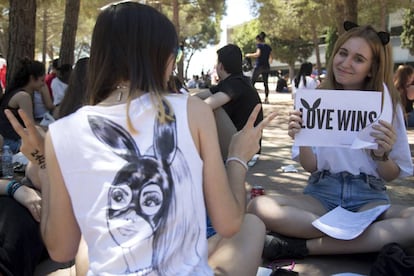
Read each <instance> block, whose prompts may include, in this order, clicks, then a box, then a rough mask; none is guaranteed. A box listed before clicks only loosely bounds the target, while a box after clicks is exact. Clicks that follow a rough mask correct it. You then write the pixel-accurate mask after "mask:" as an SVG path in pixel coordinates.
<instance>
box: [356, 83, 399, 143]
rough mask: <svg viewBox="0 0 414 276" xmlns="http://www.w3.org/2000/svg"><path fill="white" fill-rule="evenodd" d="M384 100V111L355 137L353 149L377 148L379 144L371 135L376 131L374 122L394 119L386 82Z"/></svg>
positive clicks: (389, 121)
mask: <svg viewBox="0 0 414 276" xmlns="http://www.w3.org/2000/svg"><path fill="white" fill-rule="evenodd" d="M383 95H384V101H383V105H382V111H381V115H380V117H379V118H378V119H377V120H376V121H375V122H374V123H372V124H369V125H368V126H366V127H365V128H364V129H362V130H361V131H360V132H359V133H358V136H357V137H356V138H355V140H354V142H353V143H352V146H351V148H353V149H363V148H367V149H377V148H378V144H377V143H375V138H374V137H372V136H371V132H375V130H374V129H373V128H372V126H373V125H374V124H376V123H377V122H378V121H379V120H383V121H386V122H388V123H391V120H392V100H391V96H390V93H389V91H388V88H387V86H386V85H385V84H384V93H383Z"/></svg>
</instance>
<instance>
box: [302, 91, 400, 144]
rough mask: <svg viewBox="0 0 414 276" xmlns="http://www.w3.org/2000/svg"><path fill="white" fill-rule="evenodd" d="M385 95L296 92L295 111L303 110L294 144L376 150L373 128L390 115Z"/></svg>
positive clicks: (387, 95) (351, 92) (360, 92)
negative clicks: (372, 134) (382, 108)
mask: <svg viewBox="0 0 414 276" xmlns="http://www.w3.org/2000/svg"><path fill="white" fill-rule="evenodd" d="M385 92H386V93H381V92H378V91H353V90H322V89H316V90H310V89H307V90H301V89H298V90H297V92H296V98H295V109H299V110H301V111H302V129H301V130H300V131H299V132H298V133H297V134H296V135H295V140H294V145H295V146H316V147H318V146H323V147H346V148H351V147H352V148H376V147H377V144H376V143H375V141H374V139H373V137H371V135H370V133H371V132H372V125H373V124H375V123H376V122H377V121H378V120H379V119H381V120H386V121H388V117H389V115H392V104H391V99H390V97H389V93H388V92H387V91H385ZM383 94H384V95H386V97H384V105H383V106H384V110H381V106H382V101H383V99H382V95H383ZM389 121H390V120H389ZM367 127H369V128H368V129H367V130H366V131H363V130H364V129H365V128H367ZM357 138H358V139H357Z"/></svg>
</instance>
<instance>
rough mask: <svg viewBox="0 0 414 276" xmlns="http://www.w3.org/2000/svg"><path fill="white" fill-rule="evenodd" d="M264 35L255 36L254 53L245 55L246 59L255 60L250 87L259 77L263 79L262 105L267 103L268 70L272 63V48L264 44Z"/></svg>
mask: <svg viewBox="0 0 414 276" xmlns="http://www.w3.org/2000/svg"><path fill="white" fill-rule="evenodd" d="M265 38H266V34H265V33H264V32H261V33H260V34H258V35H257V36H256V43H257V45H256V47H257V48H256V52H254V53H248V54H246V57H247V58H255V59H256V64H255V66H254V70H253V75H252V85H253V87H254V84H255V83H256V81H257V79H258V78H259V76H260V75H262V78H263V84H264V88H265V100H264V103H265V104H268V103H269V70H270V63H272V60H273V57H272V47H270V46H269V45H268V44H266V43H265Z"/></svg>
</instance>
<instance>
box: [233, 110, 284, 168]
mask: <svg viewBox="0 0 414 276" xmlns="http://www.w3.org/2000/svg"><path fill="white" fill-rule="evenodd" d="M260 108H261V105H260V104H257V105H256V107H255V108H254V109H253V111H252V113H251V114H250V116H249V119H248V120H247V123H246V125H245V126H244V127H243V129H242V130H240V131H239V132H237V133H236V134H234V135H233V137H232V139H231V142H230V145H229V153H228V157H237V158H239V159H241V160H243V161H245V162H247V161H249V160H250V159H251V158H252V157H253V155H255V154H256V153H257V152H258V151H259V149H260V145H259V141H260V138H261V137H262V132H263V129H264V128H265V127H266V126H267V125H268V124H269V123H270V121H271V120H273V119H274V118H275V117H276V115H277V113H276V112H272V113H270V115H268V116H267V117H266V118H264V119H263V121H261V122H260V123H259V124H257V126H254V122H255V121H256V117H257V115H258V114H259V112H260Z"/></svg>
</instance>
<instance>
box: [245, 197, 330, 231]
mask: <svg viewBox="0 0 414 276" xmlns="http://www.w3.org/2000/svg"><path fill="white" fill-rule="evenodd" d="M247 212H248V213H252V214H255V215H256V216H258V217H259V218H260V219H261V220H262V221H263V222H264V224H265V225H266V229H268V230H271V231H274V232H277V233H279V234H283V235H286V236H291V237H297V238H306V239H310V238H317V237H321V236H323V234H322V233H321V232H320V231H319V230H318V229H316V228H315V227H313V226H312V221H314V220H315V219H317V218H319V217H320V216H321V215H323V214H324V213H326V211H325V209H324V207H323V206H322V205H321V204H320V203H319V201H318V200H316V199H315V198H313V197H311V196H308V195H298V196H259V197H256V198H254V199H253V200H252V201H251V202H250V203H249V205H248V207H247Z"/></svg>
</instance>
